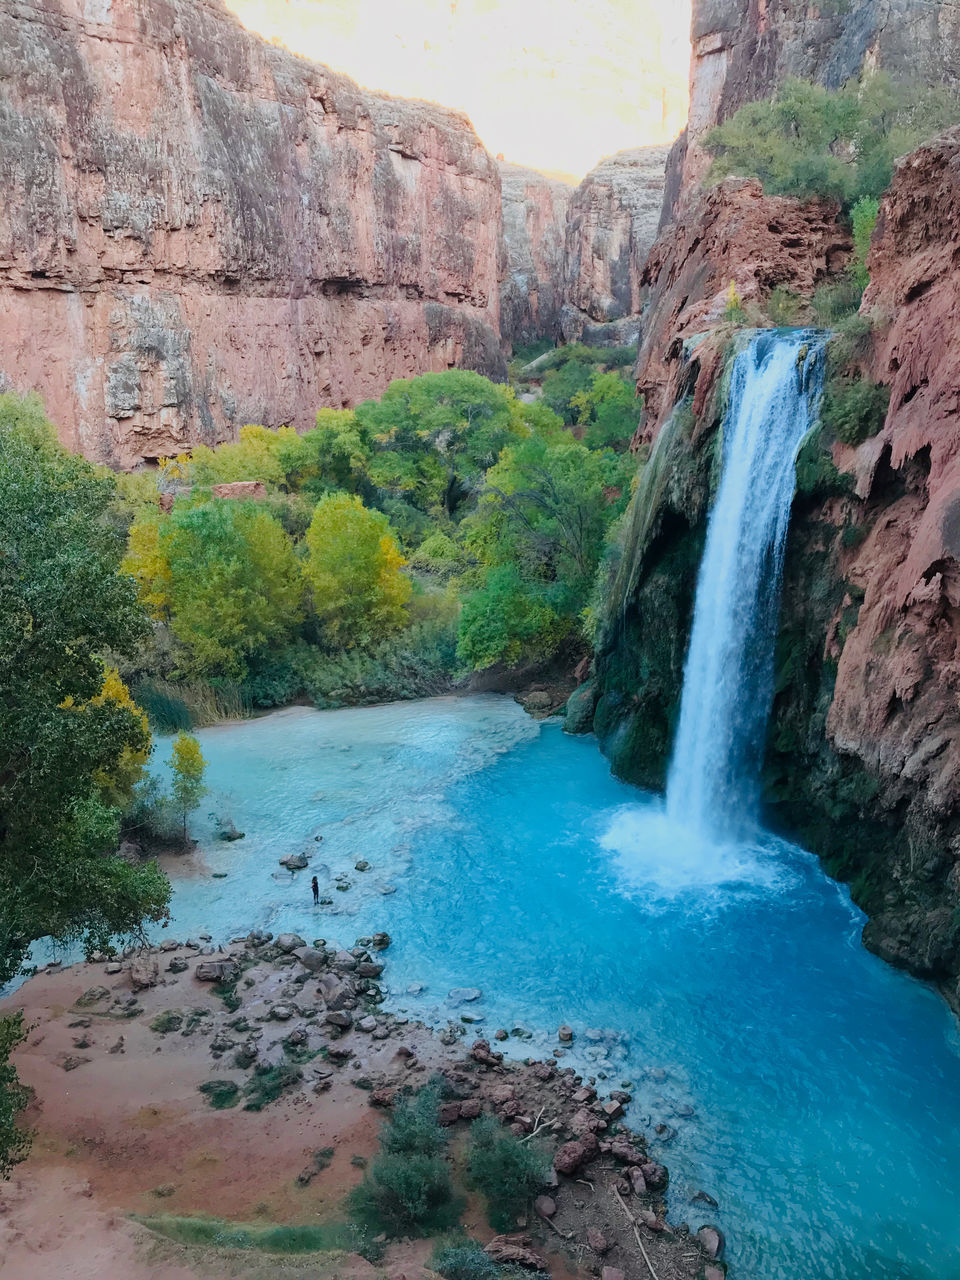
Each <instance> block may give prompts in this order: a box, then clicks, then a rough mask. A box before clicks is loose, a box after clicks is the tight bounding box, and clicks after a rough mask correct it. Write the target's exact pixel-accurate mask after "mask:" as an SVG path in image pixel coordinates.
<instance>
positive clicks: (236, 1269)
mask: <svg viewBox="0 0 960 1280" xmlns="http://www.w3.org/2000/svg"><path fill="white" fill-rule="evenodd" d="M234 950H235V951H236V952H237V953H238V954H239V953H240V952H241V949H240V948H234ZM182 955H183V957H184V958H185V959H186V960H187V961H188V963H189V967H188V968H187V969H185V971H184V972H182V973H171V972H170V971H168V969H167V968H166V965H167V963H168V961H169V960H170V959H171V956H170V955H169V953H161V954H160V955H159V956H157V959H158V961H159V980H158V982H157V985H154V986H150V987H148V988H147V989H143V990H139V991H137V992H136V994H135V996H134V994H133V991H132V986H131V973H130V962H127V963H126V964H125V966H124V968H123V970H122V971H121V972H119V973H114V974H110V975H108V974H107V973H106V966H105V965H104V964H102V963H100V964H89V965H77V966H74V967H71V968H67V969H64V970H49V971H44V972H42V973H40V974H38V975H37V976H36V977H34V978H32V979H31V980H30V981H29V982H28V983H27V984H26V985H25V986H24V987H23V988H21V989H20V991H18V992H17V993H15V994H14V995H13V996H12V997H9V998H8V999H7V1000H6V1001H5V1002H4V1004H3V1006H0V1007H7V1008H17V1007H23V1008H25V1010H26V1017H27V1020H28V1022H29V1024H30V1027H31V1029H30V1032H29V1035H28V1038H27V1042H26V1043H25V1044H24V1045H23V1046H22V1047H21V1049H20V1050H18V1052H17V1054H16V1065H17V1068H18V1071H19V1073H20V1077H21V1079H22V1081H23V1083H24V1084H26V1085H28V1086H29V1087H30V1088H31V1089H32V1090H33V1101H32V1103H31V1105H30V1107H29V1108H28V1111H27V1114H26V1120H27V1123H28V1124H29V1125H30V1126H31V1127H32V1128H33V1129H34V1130H35V1138H34V1144H33V1149H32V1152H31V1154H30V1156H29V1157H28V1159H27V1160H26V1161H25V1162H24V1163H23V1164H21V1165H19V1166H17V1167H16V1168H15V1170H14V1172H13V1176H12V1178H11V1179H10V1181H9V1182H7V1183H0V1259H2V1265H0V1273H2V1276H3V1278H4V1280H64V1277H69V1278H70V1280H88V1278H89V1280H105V1278H110V1280H112V1278H113V1277H117V1278H118V1280H120V1278H122V1280H192V1278H194V1277H201V1276H202V1277H220V1276H224V1277H226V1276H232V1277H238V1278H247V1280H253V1278H254V1277H257V1276H264V1277H272V1276H278V1277H280V1276H291V1277H292V1276H306V1275H308V1274H309V1275H311V1276H315V1277H316V1276H319V1275H321V1274H324V1275H328V1276H330V1277H333V1276H340V1277H343V1280H372V1278H373V1277H374V1276H376V1275H384V1274H385V1275H387V1276H389V1277H390V1278H391V1280H401V1278H405V1280H419V1278H420V1277H422V1276H423V1275H424V1274H425V1263H426V1260H427V1258H428V1257H429V1254H430V1251H431V1248H432V1245H431V1243H430V1242H429V1241H417V1242H401V1243H399V1244H394V1245H391V1246H390V1247H389V1249H388V1251H387V1255H386V1258H385V1260H384V1262H383V1263H381V1264H378V1266H377V1267H376V1268H374V1267H372V1266H371V1265H370V1264H369V1263H368V1262H366V1261H365V1260H364V1259H362V1258H360V1257H357V1256H356V1255H341V1256H340V1257H338V1258H334V1259H333V1260H332V1261H331V1263H330V1265H329V1267H328V1268H327V1269H326V1270H324V1271H319V1270H318V1267H317V1262H316V1256H314V1258H313V1259H312V1260H310V1259H307V1260H296V1259H293V1260H285V1259H280V1258H273V1259H271V1258H270V1257H269V1256H268V1255H264V1254H258V1255H256V1256H254V1255H251V1254H249V1253H244V1252H236V1253H233V1254H230V1253H224V1252H222V1251H214V1250H209V1249H207V1250H201V1249H194V1248H184V1247H182V1246H179V1245H174V1244H173V1243H171V1242H170V1241H167V1240H165V1239H163V1238H161V1237H158V1236H157V1235H156V1234H155V1233H154V1232H151V1231H149V1230H148V1229H147V1228H145V1227H143V1226H140V1225H138V1224H137V1223H135V1222H134V1221H132V1220H131V1217H130V1215H133V1214H136V1215H144V1216H150V1215H155V1214H161V1213H163V1214H183V1215H195V1214H207V1215H211V1216H215V1217H222V1218H226V1219H230V1220H233V1221H239V1222H259V1223H264V1224H271V1223H298V1224H310V1223H312V1224H317V1223H322V1222H324V1221H332V1220H337V1219H342V1216H343V1201H344V1197H345V1196H346V1194H347V1192H348V1190H349V1188H350V1187H351V1186H353V1185H354V1184H356V1183H357V1182H358V1181H359V1180H360V1179H361V1178H362V1176H363V1171H362V1168H361V1167H359V1166H358V1164H354V1163H352V1160H353V1159H354V1158H356V1157H363V1158H364V1159H366V1160H369V1159H370V1158H371V1157H372V1156H374V1154H375V1153H376V1150H377V1135H378V1132H379V1129H380V1126H381V1123H382V1120H383V1111H382V1109H380V1108H378V1107H375V1106H372V1105H371V1091H370V1082H373V1084H374V1085H375V1086H377V1087H379V1086H381V1085H385V1086H390V1087H392V1088H396V1087H397V1086H398V1085H403V1084H407V1083H409V1084H413V1085H416V1084H420V1083H423V1082H424V1081H425V1080H426V1079H427V1077H428V1076H429V1074H430V1073H432V1072H433V1071H435V1070H437V1069H439V1068H445V1069H449V1068H450V1066H451V1064H452V1063H453V1064H455V1063H456V1062H457V1061H459V1062H460V1063H461V1064H462V1063H463V1060H464V1057H465V1046H464V1045H463V1044H462V1043H461V1044H458V1045H457V1046H456V1047H454V1048H451V1047H449V1046H446V1047H445V1046H444V1045H442V1044H441V1043H440V1041H439V1040H438V1039H437V1037H435V1036H434V1035H433V1034H432V1033H431V1032H429V1031H428V1030H426V1029H424V1028H421V1027H416V1026H412V1025H410V1026H407V1025H393V1026H390V1019H389V1016H387V1017H386V1018H385V1019H382V1020H380V1021H381V1030H384V1028H385V1027H389V1035H386V1034H385V1031H384V1035H385V1038H383V1039H375V1038H372V1037H371V1036H370V1035H363V1034H361V1032H360V1031H359V1030H358V1029H357V1028H356V1027H355V1028H354V1029H352V1030H351V1031H349V1032H348V1033H346V1035H345V1036H344V1037H343V1039H342V1045H346V1046H347V1048H349V1050H350V1055H349V1061H348V1062H345V1063H344V1064H343V1065H342V1066H340V1067H339V1068H337V1069H333V1070H331V1064H330V1063H329V1062H327V1061H325V1060H324V1059H323V1058H319V1059H316V1060H314V1061H313V1062H312V1063H311V1064H306V1065H304V1067H303V1074H304V1078H303V1081H302V1083H301V1084H300V1085H298V1086H297V1087H296V1088H294V1089H292V1090H290V1091H289V1092H287V1093H285V1094H284V1095H283V1096H282V1097H281V1098H280V1099H279V1100H277V1101H276V1102H274V1103H272V1104H270V1105H269V1106H267V1107H266V1108H265V1109H264V1110H262V1111H259V1112H249V1111H245V1110H244V1109H243V1108H242V1107H239V1106H238V1107H233V1108H231V1109H228V1110H215V1109H213V1108H212V1107H211V1106H210V1105H209V1103H208V1102H207V1100H206V1098H205V1097H204V1096H203V1095H202V1094H200V1093H199V1092H198V1089H197V1086H198V1084H199V1083H201V1082H202V1081H205V1080H210V1079H216V1078H218V1077H219V1078H221V1079H227V1078H229V1079H238V1078H240V1079H242V1076H243V1073H242V1072H238V1070H237V1069H236V1067H235V1065H234V1062H233V1056H232V1054H231V1053H229V1052H227V1053H224V1054H223V1055H222V1056H220V1057H219V1058H217V1057H214V1056H213V1054H212V1052H211V1049H212V1044H213V1043H214V1042H215V1039H216V1036H217V1035H218V1033H220V1032H223V1033H224V1034H226V1032H225V1031H224V1028H225V1027H226V1025H227V1023H228V1020H229V1018H230V1017H231V1016H232V1015H231V1014H230V1013H229V1012H228V1011H227V1010H226V1009H225V1006H224V1003H223V1001H222V1000H221V999H220V998H219V997H218V996H217V995H216V994H215V992H214V990H213V989H212V986H211V984H210V983H207V982H200V981H197V979H196V977H195V976H194V973H193V963H194V962H195V961H196V960H197V957H196V955H192V954H191V953H190V952H188V951H186V952H183V953H182ZM282 959H283V958H281V962H282ZM290 976H291V974H290V969H289V968H277V967H275V966H274V965H273V964H271V963H270V962H269V959H268V960H263V959H262V958H260V959H258V960H257V962H256V963H255V964H252V967H250V968H249V969H248V970H247V978H249V979H250V985H249V988H247V987H244V994H243V1006H242V1013H243V1015H244V1016H245V1017H246V1018H248V1019H249V1020H250V1023H251V1025H255V1026H257V1027H260V1028H262V1039H261V1040H260V1049H261V1053H263V1054H269V1053H270V1052H271V1051H272V1050H275V1049H278V1048H279V1044H280V1041H281V1040H282V1039H283V1038H284V1037H285V1036H288V1035H289V1033H290V1031H291V1028H292V1027H293V1026H294V1025H297V1023H296V1022H291V1021H283V1022H279V1021H275V1020H273V1017H274V1016H273V1014H272V1012H271V1011H272V1009H273V1008H274V1007H275V1006H276V1005H277V1003H278V1002H280V1001H281V1000H282V999H283V998H284V993H286V995H287V997H288V998H289V992H290V985H289V983H290ZM93 987H101V988H105V989H106V993H105V994H104V995H102V996H101V997H100V999H98V1000H97V1001H95V1002H93V1003H91V1004H87V1005H86V1006H85V1007H82V1004H83V996H84V993H85V992H87V991H88V990H89V989H90V988H93ZM302 990H303V991H304V992H306V991H307V988H306V986H304V987H303V988H302ZM78 1000H79V1001H81V1006H79V1007H78V1004H77V1001H78ZM171 1009H176V1010H187V1009H191V1010H200V1009H206V1010H208V1011H209V1014H208V1016H206V1017H202V1018H201V1019H200V1020H199V1021H198V1023H197V1029H196V1032H195V1033H194V1034H188V1035H184V1034H182V1033H181V1032H173V1033H170V1034H159V1033H158V1032H157V1031H155V1030H153V1029H151V1026H150V1024H151V1022H152V1021H153V1020H154V1018H155V1017H156V1016H157V1015H158V1014H160V1013H163V1012H165V1011H168V1010H171ZM322 1017H323V1011H322V1006H321V1011H320V1015H319V1017H316V1016H315V1017H314V1018H313V1019H307V1020H306V1021H307V1023H308V1025H307V1028H306V1029H307V1030H308V1031H309V1035H310V1037H311V1044H312V1043H313V1042H314V1040H315V1039H316V1040H317V1042H318V1043H319V1042H321V1041H322V1040H323V1038H324V1036H325V1035H326V1033H327V1032H329V1031H330V1028H327V1027H324V1026H323V1023H322ZM303 1021H304V1019H303V1018H299V1019H297V1022H299V1023H303ZM334 1040H336V1036H335V1034H334ZM342 1045H341V1048H342ZM354 1055H355V1056H354ZM481 1056H482V1055H481ZM468 1066H469V1068H470V1070H471V1071H473V1072H474V1075H471V1076H469V1084H470V1088H471V1089H474V1090H475V1091H478V1093H479V1096H482V1095H483V1090H484V1089H487V1090H488V1092H491V1091H492V1092H493V1093H495V1092H496V1090H495V1089H494V1088H493V1086H495V1085H497V1082H498V1081H500V1080H502V1079H503V1078H504V1073H505V1072H506V1073H507V1076H508V1078H510V1079H513V1078H515V1076H514V1069H513V1068H511V1069H510V1071H509V1072H508V1070H507V1068H506V1067H503V1066H499V1065H496V1064H479V1063H478V1062H477V1061H469V1062H468ZM520 1070H521V1071H522V1069H520ZM318 1077H319V1081H318ZM460 1078H461V1080H467V1079H468V1076H466V1075H461V1077H460ZM516 1078H517V1079H520V1077H519V1076H518V1077H516ZM358 1080H362V1081H365V1083H366V1087H358V1083H357V1081H358ZM562 1083H563V1085H564V1087H566V1088H567V1094H568V1095H569V1094H570V1093H572V1091H573V1089H574V1085H573V1084H572V1082H567V1081H562ZM497 1087H498V1088H499V1089H500V1090H501V1092H502V1090H503V1085H502V1084H499V1085H497ZM537 1087H540V1088H543V1087H545V1086H537V1085H536V1084H535V1083H534V1084H531V1085H530V1086H529V1088H528V1089H527V1092H526V1093H524V1091H523V1089H519V1090H517V1091H515V1096H516V1097H517V1098H519V1099H521V1100H522V1101H523V1107H519V1104H516V1105H514V1108H513V1109H514V1111H517V1110H518V1109H520V1110H523V1109H526V1110H527V1111H532V1112H533V1113H534V1114H536V1112H535V1108H534V1103H536V1102H537V1101H538V1100H539V1098H538V1095H536V1094H535V1093H534V1094H531V1092H530V1089H536V1088H537ZM315 1089H317V1090H321V1091H315ZM543 1105H544V1106H547V1107H548V1114H549V1109H551V1108H552V1109H554V1110H556V1106H555V1101H554V1102H551V1101H550V1100H547V1101H545V1102H544V1104H543ZM570 1105H571V1107H572V1106H573V1104H570ZM489 1109H495V1105H494V1104H491V1105H490V1107H489ZM558 1114H559V1113H558ZM555 1128H556V1140H557V1141H562V1140H563V1138H564V1137H565V1136H566V1137H569V1136H570V1134H569V1133H567V1134H564V1133H563V1132H561V1122H560V1121H559V1120H558V1121H557V1122H556V1126H555ZM323 1148H333V1152H334V1154H333V1156H332V1158H331V1160H330V1163H329V1165H328V1166H327V1167H326V1168H323V1169H322V1170H320V1171H319V1172H315V1173H314V1174H313V1175H312V1177H311V1178H310V1180H309V1182H308V1184H307V1185H301V1184H300V1183H299V1182H298V1174H300V1173H301V1171H302V1170H304V1169H305V1168H310V1167H312V1157H313V1153H314V1152H316V1151H318V1150H321V1149H323ZM614 1172H615V1171H613V1170H611V1177H612V1176H614ZM583 1177H584V1179H585V1180H586V1181H584V1183H583V1186H581V1187H579V1188H577V1187H576V1186H575V1185H574V1180H573V1179H571V1180H570V1190H569V1194H567V1192H566V1190H565V1188H564V1187H562V1186H561V1187H560V1191H563V1192H564V1195H563V1196H562V1197H561V1196H560V1191H554V1192H551V1194H552V1195H556V1196H557V1197H558V1199H559V1202H560V1208H561V1212H560V1215H559V1216H558V1218H557V1221H558V1222H560V1224H561V1226H560V1228H559V1229H558V1228H556V1227H552V1228H551V1229H550V1230H549V1231H548V1230H546V1226H547V1225H548V1224H545V1223H541V1222H538V1221H534V1222H533V1223H531V1224H530V1226H531V1230H532V1232H533V1234H535V1235H536V1237H537V1239H536V1241H535V1244H536V1247H537V1249H538V1250H539V1251H540V1253H541V1254H543V1255H545V1256H546V1258H547V1264H548V1266H549V1269H550V1273H551V1275H552V1276H553V1277H554V1280H571V1278H572V1277H576V1276H587V1275H591V1274H592V1275H598V1274H599V1273H600V1271H601V1269H602V1268H601V1259H600V1258H599V1257H597V1256H595V1255H594V1254H592V1253H591V1252H590V1250H589V1248H587V1246H586V1245H585V1244H584V1243H583V1239H584V1238H585V1237H584V1231H585V1224H586V1223H587V1222H589V1221H594V1220H595V1221H597V1222H599V1221H600V1216H599V1215H596V1214H595V1215H593V1216H591V1209H590V1206H589V1205H587V1204H586V1201H588V1200H589V1199H590V1197H591V1194H594V1193H596V1188H595V1187H594V1186H591V1182H590V1180H591V1179H592V1180H594V1181H595V1180H596V1178H597V1175H596V1174H595V1173H592V1172H590V1173H584V1175H583ZM561 1182H565V1180H561ZM585 1188H586V1189H585ZM581 1197H583V1198H582V1199H581ZM574 1206H577V1207H576V1208H575V1207H574ZM584 1210H585V1213H584ZM604 1213H605V1215H606V1220H607V1221H608V1223H609V1222H610V1220H611V1219H617V1218H619V1213H618V1210H617V1208H616V1206H615V1203H614V1199H613V1197H612V1195H611V1196H610V1197H609V1198H608V1197H604ZM463 1222H464V1227H465V1229H466V1230H467V1231H468V1232H469V1234H471V1235H472V1236H475V1237H476V1238H479V1239H481V1240H489V1239H490V1237H491V1236H492V1235H493V1233H492V1232H491V1231H490V1229H489V1227H488V1226H487V1225H486V1222H485V1220H484V1217H483V1213H482V1207H481V1206H480V1205H479V1204H478V1203H474V1202H472V1201H471V1202H470V1203H469V1204H468V1208H467V1212H466V1214H465V1216H464V1220H463ZM619 1225H620V1228H621V1231H622V1233H623V1235H624V1241H625V1243H624V1245H623V1247H622V1249H621V1252H622V1253H623V1254H624V1256H623V1257H621V1258H617V1257H615V1256H613V1255H611V1256H610V1258H609V1259H604V1261H609V1263H610V1265H611V1266H615V1267H618V1268H621V1269H622V1271H623V1274H624V1276H625V1280H634V1277H636V1278H637V1280H641V1277H643V1278H644V1280H649V1272H648V1271H647V1269H646V1266H645V1265H639V1264H638V1263H637V1262H636V1260H635V1259H634V1260H630V1259H628V1257H627V1256H626V1255H627V1253H628V1249H627V1244H628V1243H630V1241H631V1240H632V1237H631V1234H630V1233H631V1231H632V1232H633V1234H636V1232H635V1231H634V1230H633V1228H632V1226H631V1225H630V1224H628V1223H627V1222H626V1221H625V1220H623V1221H621V1222H620V1224H619ZM660 1230H661V1228H660V1226H659V1224H658V1227H657V1231H658V1232H659V1231H660ZM606 1233H607V1234H608V1235H610V1236H611V1239H615V1236H614V1235H613V1234H612V1230H611V1228H610V1226H608V1227H607V1228H606ZM562 1237H565V1238H562ZM647 1248H648V1250H649V1251H652V1252H651V1256H652V1257H655V1258H658V1259H659V1261H658V1262H655V1263H654V1265H655V1267H656V1268H657V1274H658V1280H672V1278H673V1277H677V1278H682V1280H694V1277H698V1276H701V1275H703V1274H704V1272H703V1258H702V1256H701V1254H700V1252H699V1249H698V1247H697V1243H696V1240H695V1239H693V1238H691V1237H686V1238H685V1239H680V1240H674V1239H673V1237H671V1236H669V1234H668V1235H667V1236H663V1235H660V1234H653V1233H651V1234H650V1235H649V1238H648V1239H647ZM634 1254H635V1255H636V1250H634ZM636 1257H637V1258H638V1257H639V1255H636ZM707 1274H709V1273H707ZM714 1274H715V1275H720V1274H722V1273H721V1272H719V1271H718V1272H716V1273H714ZM613 1280H615V1278H613Z"/></svg>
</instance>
